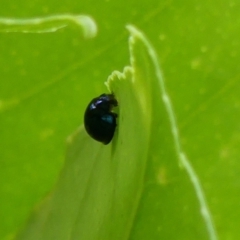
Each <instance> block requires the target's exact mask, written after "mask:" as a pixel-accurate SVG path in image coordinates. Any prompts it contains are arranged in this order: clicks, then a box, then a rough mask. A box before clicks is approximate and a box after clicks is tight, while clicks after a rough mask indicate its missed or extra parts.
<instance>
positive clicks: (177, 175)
mask: <svg viewBox="0 0 240 240" xmlns="http://www.w3.org/2000/svg"><path fill="white" fill-rule="evenodd" d="M1 5H2V6H4V7H2V8H0V16H1V18H2V17H7V18H11V19H18V18H21V19H27V18H31V19H32V18H36V17H41V16H55V15H62V14H61V13H74V14H76V15H78V14H80V13H84V14H88V15H91V16H92V17H93V18H94V19H95V21H96V22H97V25H98V35H97V37H96V38H94V39H89V40H88V41H85V39H83V34H82V33H81V32H79V30H77V29H76V28H75V25H74V24H70V25H71V27H70V28H62V29H59V31H57V32H54V33H45V34H32V33H31V34H22V33H1V34H0V52H1V54H0V75H1V80H0V105H1V108H2V106H4V109H5V110H3V111H1V112H0V125H1V131H0V139H1V141H0V201H1V204H0V215H1V217H0V226H1V228H0V239H4V240H6V239H11V238H12V236H13V235H14V234H15V233H16V231H17V229H19V228H20V227H22V226H23V224H24V222H25V221H26V219H27V218H28V216H29V215H30V213H31V211H32V208H33V207H34V206H35V205H36V204H38V203H39V202H40V201H41V199H43V197H44V196H46V194H47V193H48V192H49V191H50V190H51V189H52V186H53V185H54V184H55V183H56V180H57V179H58V176H59V172H60V169H61V168H62V165H63V162H64V155H65V144H64V141H65V139H66V138H67V136H69V133H71V132H73V131H74V129H76V128H77V126H79V125H80V124H81V123H82V116H83V113H84V110H85V107H86V105H87V104H88V102H89V100H90V99H92V98H93V97H96V96H98V95H100V94H101V93H103V92H106V89H105V88H104V85H103V84H102V83H103V81H105V80H106V78H107V76H108V75H109V73H111V72H112V71H113V70H115V69H122V68H123V67H124V66H125V65H127V64H128V62H129V60H128V59H129V54H128V45H127V44H126V42H127V37H128V35H127V32H126V30H125V26H126V24H129V23H132V24H134V25H135V26H138V27H139V28H140V29H141V30H142V31H143V32H144V33H145V34H146V36H147V37H148V38H149V40H150V41H151V42H152V44H153V45H154V47H155V50H156V52H157V54H158V56H159V59H160V62H161V66H162V70H163V72H164V76H165V80H166V89H167V92H168V96H169V98H170V99H171V102H172V105H173V107H174V115H175V116H176V118H177V120H178V121H177V122H178V128H177V129H178V132H179V133H180V138H181V143H182V146H183V149H184V152H185V155H186V156H187V157H188V159H189V161H188V162H190V163H191V166H192V168H193V169H194V172H196V175H197V176H198V178H197V180H198V181H197V183H198V182H200V184H201V186H202V189H203V191H202V192H203V193H204V195H205V200H206V202H207V205H208V206H209V207H208V209H209V213H211V218H212V220H213V222H214V225H215V226H216V231H217V235H218V236H219V239H233V240H235V239H239V238H240V234H239V224H240V217H239V216H240V212H239V211H240V210H239V207H238V206H239V197H238V196H239V174H240V162H239V154H240V152H239V147H238V146H239V120H238V119H239V117H240V114H239V106H240V104H239V102H240V101H239V90H238V89H239V86H238V85H239V76H238V75H239V64H238V63H239V56H240V53H239V49H240V48H239V27H240V24H239V21H238V17H239V11H240V7H239V5H238V4H237V2H235V1H231V2H229V1H220V2H218V4H216V3H215V2H211V1H207V0H203V1H201V2H199V1H185V2H184V3H183V2H179V1H141V2H139V1H138V0H131V1H128V5H126V4H123V3H122V1H99V2H98V3H96V2H95V1H71V0H68V1H62V2H61V4H59V2H57V1H56V0H40V1H37V2H34V3H33V2H32V1H29V0H26V1H15V2H14V3H13V2H12V1H7V0H2V1H1ZM58 23H59V22H58ZM35 30H37V29H35ZM153 90H154V89H153ZM161 94H162V93H159V95H160V96H162V95H161ZM159 98H160V97H159ZM20 99H23V101H19V100H20ZM156 104H157V102H156ZM161 106H162V107H161ZM164 106H165V105H159V107H160V109H157V108H155V107H153V108H152V109H153V111H156V112H159V116H158V118H157V119H156V122H157V121H158V120H159V119H160V120H161V121H160V123H161V124H160V126H165V123H164V122H165V120H166V118H164V119H165V120H164V119H162V118H161V115H162V114H163V115H164V109H166V108H165V107H164ZM2 109H3V108H2ZM119 110H120V109H119ZM152 120H154V119H152ZM166 123H168V124H170V122H169V121H166ZM119 127H120V125H119ZM150 127H151V130H150V140H149V141H150V145H151V144H152V145H153V146H152V154H153V155H156V157H151V158H149V161H148V164H147V166H146V175H145V179H144V183H145V184H147V186H148V188H147V187H146V186H145V184H144V189H143V195H142V196H145V198H141V199H140V201H139V207H140V208H141V209H142V211H138V212H137V214H136V219H135V220H134V222H135V225H134V226H133V228H132V232H131V234H132V235H131V236H137V235H136V234H137V233H140V232H141V231H144V232H146V231H151V232H153V233H156V229H158V230H159V232H162V231H165V233H162V234H164V235H165V236H166V238H167V237H168V238H167V239H171V238H172V239H176V238H177V239H179V238H180V236H182V235H180V233H181V234H183V233H182V232H185V234H186V235H187V236H191V239H192V236H193V234H194V233H195V234H196V235H198V237H199V238H200V239H201V237H203V238H204V237H205V236H206V234H207V235H209V233H208V232H209V231H208V230H207V227H206V226H207V225H206V220H204V219H205V218H203V217H202V215H201V213H200V210H201V205H200V202H199V199H201V198H199V196H197V193H198V192H199V191H196V190H195V188H194V185H193V184H192V183H191V181H192V180H194V179H193V178H192V177H189V174H187V173H186V171H185V168H186V166H185V167H184V164H183V163H181V164H179V162H181V161H180V160H181V159H180V160H179V155H177V154H176V158H170V159H172V160H173V159H175V162H174V163H173V162H172V161H170V162H169V160H168V157H169V156H168V154H167V152H168V150H169V152H170V153H172V154H174V152H175V150H176V149H175V147H174V146H175V144H174V141H173V137H172V135H171V134H167V131H169V130H171V129H172V128H171V127H169V128H166V129H165V128H164V127H163V129H161V134H163V133H164V132H165V131H166V134H163V135H160V134H159V131H160V130H158V129H156V127H154V126H150ZM117 134H119V133H118V132H117ZM154 134H155V135H157V136H158V140H157V142H155V143H152V142H154V141H153V140H152V139H153V135H154ZM157 136H156V138H157ZM163 136H169V138H166V137H163ZM166 142H167V143H168V144H165V143H166ZM161 145H164V147H165V148H166V149H165V148H162V147H161V150H162V151H163V152H162V153H161V154H163V155H164V156H162V155H157V154H159V152H158V151H157V150H156V149H158V148H160V147H159V146H161ZM181 149H182V148H181ZM181 151H182V150H181ZM158 156H159V157H160V160H161V163H162V165H163V167H162V165H161V166H160V162H159V161H160V160H159V158H158ZM177 156H178V157H177ZM183 160H184V159H183ZM170 163H171V164H170ZM167 164H168V165H167ZM178 165H181V166H180V168H179V167H178ZM165 166H167V168H166V167H165ZM170 166H171V169H172V171H169V167H170ZM156 172H157V173H158V174H157V173H156ZM190 172H192V171H190ZM182 175H183V176H185V178H186V182H184V181H183V176H182ZM150 176H152V178H150ZM156 176H159V177H158V178H157V179H159V181H158V182H160V183H161V184H162V185H164V184H165V185H166V184H167V186H169V184H173V186H175V190H173V189H172V188H171V191H168V189H169V188H168V187H167V188H166V191H164V193H161V198H159V196H158V195H156V196H155V195H153V194H152V193H153V191H150V190H151V189H150V188H151V187H152V190H154V187H156V188H157V189H159V184H156ZM170 177H171V178H170ZM147 180H149V181H148V182H147ZM152 180H153V181H152ZM166 180H168V181H166ZM194 181H195V180H194ZM178 182H179V184H178V185H177V183H178ZM195 183H196V181H195ZM195 185H196V184H195ZM147 189H148V191H149V192H148V193H149V194H148V195H147V194H146V193H145V190H147ZM184 189H186V190H184ZM185 191H186V192H185ZM145 199H146V200H145ZM151 199H160V200H161V202H156V205H149V202H151V201H150V200H151ZM174 201H175V203H176V204H174ZM177 201H181V202H182V205H179V204H178V202H177ZM187 203H188V204H187ZM189 203H190V204H191V207H190V206H189ZM193 203H195V207H193V206H192V204H193ZM183 205H184V209H182V208H178V206H183ZM154 206H155V208H154ZM164 206H168V208H167V209H166V208H165V209H164V211H162V212H161V213H160V214H159V218H160V217H161V218H162V219H160V220H161V221H159V225H157V224H151V223H157V218H156V217H152V216H153V215H154V214H153V213H155V211H156V212H158V211H159V210H158V209H159V207H164ZM148 209H149V211H148ZM181 209H182V213H183V212H184V213H185V212H187V214H186V215H184V217H183V215H182V214H179V212H181ZM192 209H193V211H192ZM150 210H151V211H150ZM191 211H192V215H191ZM147 213H148V214H147ZM163 213H164V214H163ZM194 213H196V214H194ZM190 216H192V218H190ZM189 218H190V219H189ZM171 219H172V220H171ZM191 219H192V221H191ZM150 220H151V221H150ZM176 222H177V224H174V223H176ZM144 223H149V224H148V225H147V224H144ZM160 223H161V225H160ZM184 223H186V224H184ZM196 223H197V224H196ZM200 223H202V224H200ZM173 225H174V228H172V227H171V226H173ZM143 226H144V227H145V228H143ZM167 226H170V227H171V228H170V229H169V228H168V227H167ZM146 227H147V228H146ZM157 227H158V228H157ZM181 227H182V228H181ZM151 229H152V230H151ZM134 234H135V235H134ZM169 235H171V237H169ZM186 235H185V236H186ZM172 236H173V237H172ZM162 238H163V239H164V237H162ZM184 239H186V237H185V238H184Z"/></svg>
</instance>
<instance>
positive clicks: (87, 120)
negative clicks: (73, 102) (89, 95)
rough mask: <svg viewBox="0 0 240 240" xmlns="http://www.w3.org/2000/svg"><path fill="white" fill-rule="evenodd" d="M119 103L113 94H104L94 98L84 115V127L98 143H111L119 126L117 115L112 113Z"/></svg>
mask: <svg viewBox="0 0 240 240" xmlns="http://www.w3.org/2000/svg"><path fill="white" fill-rule="evenodd" d="M116 106H118V102H117V100H116V99H115V97H114V95H113V94H102V95H100V96H99V97H96V98H94V99H93V100H92V101H91V102H90V103H89V104H88V106H87V109H86V111H85V114H84V126H85V129H86V131H87V133H88V134H89V135H90V136H91V137H92V138H93V139H95V140H96V141H99V142H102V143H103V144H108V143H110V142H111V140H112V138H113V135H114V132H115V128H116V126H117V123H116V119H117V114H116V113H114V112H112V109H113V107H116Z"/></svg>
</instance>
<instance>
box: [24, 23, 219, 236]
mask: <svg viewBox="0 0 240 240" xmlns="http://www.w3.org/2000/svg"><path fill="white" fill-rule="evenodd" d="M128 29H129V31H130V33H131V37H130V59H131V66H130V67H126V68H125V69H124V72H123V73H119V72H114V73H113V74H112V75H111V76H110V77H109V79H108V82H107V86H108V87H109V88H110V89H111V91H112V92H114V94H115V97H116V99H117V100H118V102H119V111H118V116H119V117H118V123H119V124H118V125H119V126H118V128H117V132H116V134H115V137H114V139H113V143H112V144H110V145H108V146H103V145H101V144H99V143H97V142H95V141H94V140H92V139H90V138H89V137H88V136H86V133H85V131H84V130H83V129H80V130H79V131H78V132H77V133H76V134H74V135H73V136H71V137H70V138H69V140H68V142H69V149H68V153H67V157H66V163H65V167H64V169H63V172H62V174H61V176H60V180H59V182H58V184H57V186H56V189H55V190H54V192H53V193H52V194H51V196H50V197H49V198H48V199H46V202H45V203H44V204H43V206H42V207H41V208H40V209H38V210H36V213H35V214H34V216H33V217H32V218H31V219H30V221H29V224H28V226H27V228H26V230H24V231H23V232H22V233H21V235H20V236H19V239H39V240H40V239H63V240H64V239H79V238H80V239H129V238H131V239H146V238H147V237H150V239H159V238H163V239H172V238H174V236H175V234H176V232H177V233H178V237H179V239H184V238H185V239H191V238H194V239H217V236H216V232H215V230H214V226H213V222H212V220H211V215H210V212H209V210H208V208H207V205H206V200H205V197H204V193H203V190H202V188H201V186H200V183H199V181H198V177H197V175H196V173H195V172H194V170H193V168H192V167H191V165H190V163H189V161H188V160H187V158H186V156H185V155H184V153H183V152H182V150H181V146H180V142H179V137H178V129H177V126H176V122H175V117H174V113H173V110H172V106H171V103H170V100H169V97H168V94H167V92H166V90H165V87H164V82H163V78H162V74H161V71H160V68H159V64H158V60H157V56H156V53H155V51H154V49H153V48H152V46H151V45H150V43H149V42H148V40H147V39H146V38H145V37H144V35H143V34H142V33H141V32H139V31H138V30H136V29H135V28H134V27H132V26H128ZM156 109H158V111H155V110H156ZM150 133H151V134H150ZM160 136H161V141H159V139H160ZM179 164H182V165H183V166H184V167H185V169H186V172H185V171H184V170H183V169H181V168H180V167H179ZM174 178H175V179H177V181H173V182H171V181H172V179H174ZM191 182H192V184H191ZM171 213H172V214H174V215H172V216H171V215H170V214H171ZM169 216H171V217H169ZM180 219H184V220H182V221H179V220H180ZM189 226H191V230H190V231H189ZM171 229H174V231H171Z"/></svg>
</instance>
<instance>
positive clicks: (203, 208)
mask: <svg viewBox="0 0 240 240" xmlns="http://www.w3.org/2000/svg"><path fill="white" fill-rule="evenodd" d="M127 29H128V30H129V32H130V33H131V35H132V36H131V38H132V40H133V38H139V39H141V41H142V42H143V43H144V44H145V46H146V48H147V50H148V54H149V56H150V57H151V59H152V63H153V65H154V67H155V71H156V72H155V74H156V76H157V78H158V81H159V84H160V89H161V92H162V99H163V102H164V105H165V107H166V110H167V113H168V116H169V120H170V124H171V129H172V134H173V138H174V144H175V149H176V153H177V156H178V158H179V162H180V164H181V165H182V166H183V167H184V168H185V169H186V172H187V173H188V176H189V178H190V180H191V182H192V184H193V187H194V190H195V192H196V195H197V198H198V201H199V205H200V213H201V215H202V217H203V220H204V222H205V224H206V228H207V231H208V234H209V239H210V240H217V239H218V236H217V232H216V230H215V226H214V222H213V220H212V217H211V213H210V210H209V208H208V205H207V200H206V197H205V194H204V191H203V189H202V186H201V183H200V181H199V178H198V176H197V174H196V172H195V170H194V168H193V167H192V165H191V164H190V162H189V160H188V159H187V157H186V155H185V154H184V152H183V150H182V147H181V143H180V138H179V133H178V127H177V122H176V117H175V115H174V111H173V107H172V104H171V101H170V98H169V96H168V93H167V91H166V89H165V83H164V78H163V74H162V72H161V70H160V67H159V66H160V64H159V61H158V57H157V55H156V53H155V50H154V48H153V46H152V45H151V44H150V42H149V41H148V40H147V38H146V37H145V36H144V34H143V33H142V32H140V31H139V30H137V29H136V28H135V27H134V26H131V25H128V26H127ZM130 40H131V39H130Z"/></svg>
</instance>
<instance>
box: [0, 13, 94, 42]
mask: <svg viewBox="0 0 240 240" xmlns="http://www.w3.org/2000/svg"><path fill="white" fill-rule="evenodd" d="M70 25H76V26H78V27H80V28H81V29H82V31H83V36H84V37H85V38H93V37H95V36H96V34H97V25H96V23H95V21H94V20H93V19H92V18H91V17H90V16H87V15H73V14H59V15H52V16H45V17H37V18H24V19H21V18H0V32H8V33H9V32H20V33H49V32H56V31H58V30H60V29H62V28H65V27H67V26H70Z"/></svg>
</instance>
